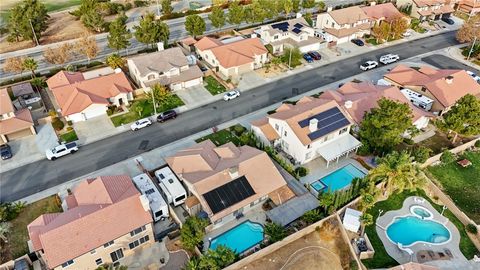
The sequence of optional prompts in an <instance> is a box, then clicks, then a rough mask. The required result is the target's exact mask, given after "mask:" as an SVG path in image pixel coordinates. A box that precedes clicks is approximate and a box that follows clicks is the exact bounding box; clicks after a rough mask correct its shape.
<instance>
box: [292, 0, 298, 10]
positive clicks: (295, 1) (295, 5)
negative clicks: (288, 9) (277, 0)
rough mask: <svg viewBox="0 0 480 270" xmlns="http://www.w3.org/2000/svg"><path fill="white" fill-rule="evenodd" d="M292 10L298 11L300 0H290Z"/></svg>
mask: <svg viewBox="0 0 480 270" xmlns="http://www.w3.org/2000/svg"><path fill="white" fill-rule="evenodd" d="M292 11H293V12H295V13H297V12H299V11H300V0H292Z"/></svg>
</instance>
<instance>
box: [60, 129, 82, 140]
mask: <svg viewBox="0 0 480 270" xmlns="http://www.w3.org/2000/svg"><path fill="white" fill-rule="evenodd" d="M60 140H61V141H64V142H73V141H76V140H78V137H77V133H76V132H75V130H72V131H69V132H67V133H63V134H61V135H60Z"/></svg>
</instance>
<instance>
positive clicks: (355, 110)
mask: <svg viewBox="0 0 480 270" xmlns="http://www.w3.org/2000/svg"><path fill="white" fill-rule="evenodd" d="M320 98H322V99H332V100H335V101H336V102H337V103H338V104H341V106H342V108H343V109H344V110H345V111H347V112H348V114H349V115H350V116H351V118H352V119H353V121H355V124H356V126H358V125H359V124H360V123H361V122H362V120H363V116H364V115H365V113H366V112H368V111H370V110H371V109H372V108H376V107H377V106H378V101H379V100H380V99H381V98H387V99H390V100H394V101H397V102H401V103H405V104H408V106H409V107H410V109H411V110H412V117H413V118H412V122H413V124H414V126H415V127H416V128H417V129H423V128H425V127H427V125H428V122H429V121H430V117H431V116H433V115H431V114H430V113H428V112H426V111H424V110H422V109H420V108H418V107H417V106H415V105H414V104H413V103H412V102H410V101H409V100H408V99H407V98H406V97H405V95H404V94H403V93H402V92H401V91H400V89H399V88H398V87H396V86H386V85H374V84H372V83H370V82H361V83H354V82H348V83H346V84H344V85H342V86H341V87H340V88H338V90H337V91H332V90H329V91H325V92H324V93H323V94H322V95H321V97H320Z"/></svg>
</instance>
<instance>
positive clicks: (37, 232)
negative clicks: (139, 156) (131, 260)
mask: <svg viewBox="0 0 480 270" xmlns="http://www.w3.org/2000/svg"><path fill="white" fill-rule="evenodd" d="M62 206H63V207H64V209H65V211H64V212H62V213H51V214H43V215H41V216H39V217H38V218H37V219H35V220H34V221H32V223H30V224H29V225H28V226H27V229H28V234H29V237H30V241H29V247H30V249H31V252H36V254H37V256H38V257H39V258H40V260H41V262H42V263H43V264H44V266H46V268H48V269H84V270H85V269H96V268H97V267H98V266H100V265H102V264H106V263H114V265H115V264H121V262H122V258H124V257H125V256H129V255H132V254H133V253H135V251H136V250H138V249H140V248H145V247H148V246H150V245H151V244H152V243H154V241H155V239H154V235H153V229H152V216H151V214H150V212H149V206H148V200H147V199H145V198H143V197H142V196H141V195H140V193H139V192H138V190H137V189H136V188H135V186H134V185H133V183H132V180H131V178H130V177H129V176H126V175H120V176H101V177H98V178H95V179H87V180H85V181H82V182H81V183H80V184H79V185H78V186H77V187H76V188H75V189H73V190H72V192H71V194H70V195H68V196H67V197H66V198H65V201H64V202H63V205H62Z"/></svg>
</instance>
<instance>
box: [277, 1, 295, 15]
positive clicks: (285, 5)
mask: <svg viewBox="0 0 480 270" xmlns="http://www.w3.org/2000/svg"><path fill="white" fill-rule="evenodd" d="M280 3H281V4H280V5H281V9H282V11H283V12H285V16H286V17H287V18H288V17H289V16H290V13H292V10H293V4H294V3H293V0H281V2H280Z"/></svg>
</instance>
